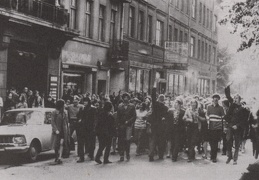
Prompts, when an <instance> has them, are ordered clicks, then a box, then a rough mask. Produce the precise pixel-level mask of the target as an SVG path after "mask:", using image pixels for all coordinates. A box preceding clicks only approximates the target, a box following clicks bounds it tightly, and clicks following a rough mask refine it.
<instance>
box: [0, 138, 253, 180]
mask: <svg viewBox="0 0 259 180" xmlns="http://www.w3.org/2000/svg"><path fill="white" fill-rule="evenodd" d="M246 147H247V151H246V153H245V154H241V153H240V158H239V161H238V164H237V165H235V166H234V165H232V162H231V163H230V164H228V165H226V164H225V161H226V156H221V155H220V154H218V155H219V158H218V160H219V161H218V163H216V164H214V163H212V162H210V161H209V160H203V159H201V156H200V155H198V156H197V158H196V159H197V160H196V161H194V162H193V163H187V157H186V155H182V154H181V158H180V159H179V161H178V162H176V163H173V162H172V161H171V160H170V159H165V160H163V161H161V160H156V161H155V162H153V163H150V162H148V158H147V156H146V155H143V156H140V157H136V156H135V154H134V151H135V145H132V152H131V160H130V162H123V163H118V162H116V161H117V160H118V159H119V157H118V156H110V160H111V161H113V163H112V164H109V165H97V164H96V163H95V162H90V161H86V162H84V163H81V164H78V163H76V159H77V157H76V153H75V152H72V154H71V156H70V158H69V159H65V160H64V163H63V164H62V165H55V166H53V165H50V163H51V162H52V161H53V159H54V156H53V152H48V153H44V154H42V155H41V156H40V158H39V162H37V163H26V162H24V160H22V159H19V158H18V159H13V158H4V159H2V160H1V163H0V177H1V178H0V179H3V180H6V179H8V180H9V179H15V180H17V179H18V180H20V179H26V180H28V179H29V180H33V179H35V180H36V179H37V180H40V179H44V180H45V179H48V180H51V179H61V177H62V179H65V180H66V179H78V180H80V179H91V180H92V179H93V180H99V179H106V180H116V179H118V180H122V179H123V180H124V179H129V180H134V179H136V180H139V179H149V180H158V179H164V180H166V179H170V180H172V179H174V180H178V179H179V180H182V179H184V180H196V179H197V180H203V179H204V180H206V179H209V180H238V179H239V178H240V177H241V175H242V173H243V172H245V171H246V168H247V166H248V164H249V163H252V162H255V160H254V158H253V157H252V152H251V143H250V142H248V143H247V146H246Z"/></svg>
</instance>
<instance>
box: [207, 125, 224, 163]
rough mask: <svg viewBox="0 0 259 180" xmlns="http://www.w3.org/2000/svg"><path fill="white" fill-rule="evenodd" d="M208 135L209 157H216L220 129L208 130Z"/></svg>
mask: <svg viewBox="0 0 259 180" xmlns="http://www.w3.org/2000/svg"><path fill="white" fill-rule="evenodd" d="M209 136H210V138H209V139H210V140H209V143H210V148H211V151H210V157H211V159H217V154H218V143H219V141H220V139H221V136H222V130H209Z"/></svg>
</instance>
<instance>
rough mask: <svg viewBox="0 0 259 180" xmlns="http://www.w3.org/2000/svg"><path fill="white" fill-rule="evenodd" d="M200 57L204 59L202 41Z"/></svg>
mask: <svg viewBox="0 0 259 180" xmlns="http://www.w3.org/2000/svg"><path fill="white" fill-rule="evenodd" d="M201 59H202V60H204V42H203V41H202V43H201Z"/></svg>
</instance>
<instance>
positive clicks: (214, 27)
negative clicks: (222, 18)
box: [213, 15, 218, 32]
mask: <svg viewBox="0 0 259 180" xmlns="http://www.w3.org/2000/svg"><path fill="white" fill-rule="evenodd" d="M217 22H218V17H217V16H216V15H214V23H213V24H214V26H213V31H214V32H217Z"/></svg>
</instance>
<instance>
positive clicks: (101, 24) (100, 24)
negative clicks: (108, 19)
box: [98, 5, 105, 41]
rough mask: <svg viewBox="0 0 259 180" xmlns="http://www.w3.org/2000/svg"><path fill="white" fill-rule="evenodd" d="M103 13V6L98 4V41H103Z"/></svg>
mask: <svg viewBox="0 0 259 180" xmlns="http://www.w3.org/2000/svg"><path fill="white" fill-rule="evenodd" d="M104 13H105V6H103V5H100V7H99V28H98V39H99V40H100V41H104V28H105V27H104V16H105V15H104Z"/></svg>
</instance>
